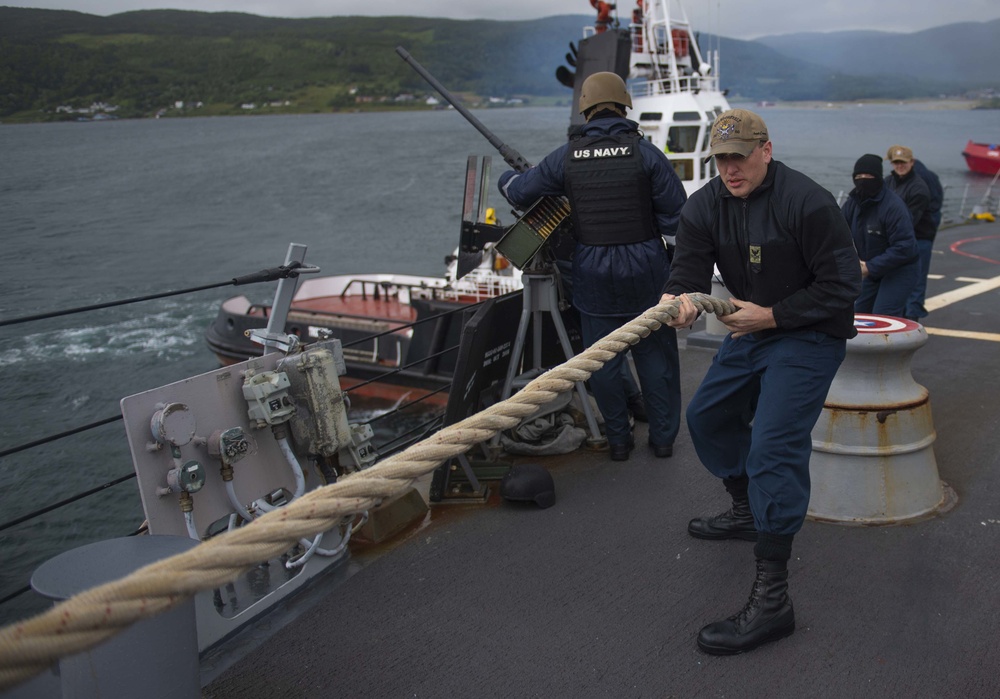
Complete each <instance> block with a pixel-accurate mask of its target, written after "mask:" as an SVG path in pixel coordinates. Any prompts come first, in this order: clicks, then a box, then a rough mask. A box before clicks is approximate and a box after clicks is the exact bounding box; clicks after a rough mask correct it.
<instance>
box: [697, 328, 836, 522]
mask: <svg viewBox="0 0 1000 699" xmlns="http://www.w3.org/2000/svg"><path fill="white" fill-rule="evenodd" d="M846 352H847V341H846V340H841V339H837V338H833V337H830V336H829V335H826V334H824V333H820V332H815V331H792V332H786V333H781V334H777V335H773V336H770V337H766V338H764V339H762V340H758V339H756V338H755V337H753V336H752V335H748V336H744V337H741V338H739V339H735V340H734V339H733V337H732V335H727V336H726V338H725V340H723V341H722V346H721V347H720V348H719V351H718V353H717V354H716V356H715V359H714V360H713V362H712V366H711V367H709V369H708V372H707V373H706V374H705V378H704V379H703V380H702V383H701V386H699V388H698V390H697V392H696V393H695V395H694V397H693V398H692V399H691V403H690V404H689V405H688V409H687V423H688V430H689V431H690V433H691V439H692V441H693V442H694V446H695V450H696V451H697V452H698V458H700V459H701V462H702V463H703V464H704V465H705V467H706V468H707V469H708V470H709V471H710V472H711V473H712V474H714V475H716V476H718V477H719V478H741V477H743V476H744V475H745V476H747V477H748V478H749V488H748V494H749V496H750V508H751V510H753V518H754V524H755V525H756V527H757V531H759V532H767V533H770V534H795V533H796V532H798V530H799V529H801V528H802V523H803V522H804V521H805V517H806V510H807V509H808V507H809V457H810V455H811V454H812V429H813V427H814V426H815V425H816V420H817V419H819V415H820V412H821V411H822V409H823V402H824V401H825V400H826V394H827V392H828V391H829V390H830V384H831V383H832V382H833V377H834V376H835V375H836V373H837V369H838V368H839V367H840V364H841V362H842V361H843V360H844V356H845V354H846Z"/></svg>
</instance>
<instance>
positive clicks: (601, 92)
mask: <svg viewBox="0 0 1000 699" xmlns="http://www.w3.org/2000/svg"><path fill="white" fill-rule="evenodd" d="M602 102H611V103H612V104H621V105H624V106H626V107H628V108H629V109H631V108H632V97H631V96H630V95H629V94H628V90H627V89H626V88H625V81H624V80H622V79H621V76H620V75H618V73H610V72H608V71H604V72H602V73H594V74H593V75H591V76H589V77H588V78H587V79H586V80H584V81H583V86H582V87H581V88H580V114H583V113H585V112H586V111H587V110H588V109H590V108H591V107H593V106H594V105H595V104H601V103H602Z"/></svg>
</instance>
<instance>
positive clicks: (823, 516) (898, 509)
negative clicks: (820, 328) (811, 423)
mask: <svg viewBox="0 0 1000 699" xmlns="http://www.w3.org/2000/svg"><path fill="white" fill-rule="evenodd" d="M854 324H855V327H857V329H858V336H857V337H855V338H854V339H852V340H849V341H848V342H847V356H846V357H845V359H844V363H843V364H842V365H841V367H840V370H839V371H838V372H837V376H836V377H835V378H834V380H833V384H832V385H831V386H830V391H829V393H828V394H827V397H826V402H825V404H824V406H823V412H822V414H821V415H820V418H819V420H818V421H817V422H816V426H815V427H814V428H813V431H812V439H813V452H812V458H811V459H810V462H809V473H810V477H811V479H812V496H811V498H810V500H809V511H808V516H809V517H811V518H813V519H817V520H822V521H829V522H837V523H843V524H894V523H898V522H905V521H908V520H913V519H918V518H921V517H926V516H929V515H931V514H933V513H936V512H938V511H940V510H942V509H945V508H947V507H950V506H951V505H952V504H954V493H953V492H952V491H951V489H950V488H949V487H948V486H947V485H945V484H943V483H942V482H941V480H940V478H939V476H938V469H937V461H936V460H935V458H934V449H933V444H934V440H935V438H936V433H935V432H934V425H933V421H932V420H931V406H930V400H929V397H928V393H927V389H926V388H924V387H923V386H921V385H920V384H918V383H917V382H916V381H914V380H913V376H912V375H911V374H910V360H911V359H912V357H913V353H914V352H916V351H917V350H918V349H920V348H921V347H923V346H924V344H926V342H927V332H926V331H925V330H924V328H923V326H922V325H920V324H919V323H915V322H913V321H909V320H905V319H903V318H893V317H890V316H876V315H856V316H855V317H854Z"/></svg>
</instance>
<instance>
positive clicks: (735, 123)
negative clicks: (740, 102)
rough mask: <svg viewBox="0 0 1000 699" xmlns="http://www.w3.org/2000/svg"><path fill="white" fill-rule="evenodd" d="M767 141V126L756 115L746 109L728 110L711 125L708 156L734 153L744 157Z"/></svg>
mask: <svg viewBox="0 0 1000 699" xmlns="http://www.w3.org/2000/svg"><path fill="white" fill-rule="evenodd" d="M769 140H771V139H770V138H769V137H768V135H767V125H766V124H764V120H763V119H761V118H760V117H759V116H758V115H756V114H754V113H753V112H751V111H748V110H746V109H730V110H729V111H728V112H723V113H722V114H720V115H719V116H718V117H717V118H716V120H715V123H714V124H712V143H711V150H710V154H711V155H725V154H728V153H736V154H738V155H742V156H743V157H746V156H748V155H750V153H751V152H753V149H754V148H756V147H757V146H758V145H759V144H760V143H761V142H762V141H769Z"/></svg>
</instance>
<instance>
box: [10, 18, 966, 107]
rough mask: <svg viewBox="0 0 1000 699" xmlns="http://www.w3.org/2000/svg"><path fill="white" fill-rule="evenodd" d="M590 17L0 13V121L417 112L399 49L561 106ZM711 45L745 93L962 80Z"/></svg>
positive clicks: (866, 93) (445, 69) (870, 92)
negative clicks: (97, 107)
mask: <svg viewBox="0 0 1000 699" xmlns="http://www.w3.org/2000/svg"><path fill="white" fill-rule="evenodd" d="M592 19H593V18H592V17H590V16H587V15H580V16H561V17H549V18H545V19H539V20H531V21H519V22H496V21H486V20H472V21H459V20H448V19H433V18H419V17H388V18H386V17H331V18H313V19H279V18H265V17H258V16H255V15H248V14H239V13H207V12H183V11H166V10H162V11H142V12H128V13H123V14H118V15H113V16H111V17H98V16H95V15H87V14H83V13H79V12H66V11H53V10H34V9H21V8H12V7H0V117H2V118H3V119H4V121H17V120H36V119H61V118H62V119H64V118H73V112H72V111H71V110H70V109H69V108H85V107H88V106H89V105H91V104H94V103H99V104H102V105H106V106H107V107H109V108H110V109H113V110H114V111H115V114H116V115H117V116H151V115H154V114H161V115H168V116H172V115H179V114H188V113H191V111H192V110H196V111H197V113H199V114H226V113H230V114H231V113H239V112H240V111H241V110H246V109H255V110H261V109H270V110H282V111H296V112H309V111H314V112H319V111H330V110H338V109H359V108H360V109H370V108H394V107H399V106H407V107H412V106H413V102H407V101H405V100H406V99H407V97H406V96H407V95H412V96H414V97H416V98H422V97H425V96H427V95H428V94H432V90H430V88H429V87H428V86H427V85H426V84H425V83H424V82H423V80H422V79H421V78H420V77H419V76H417V75H416V73H414V71H413V70H412V69H411V68H410V67H409V66H407V65H406V64H405V63H404V62H403V61H402V60H400V58H399V57H398V56H397V55H396V53H395V47H396V46H399V45H402V46H403V47H405V48H406V49H407V50H408V51H409V52H410V53H412V54H413V56H414V57H415V58H417V60H419V61H420V62H421V63H422V64H423V65H425V66H426V67H427V68H428V69H429V70H430V71H431V72H432V73H434V75H435V76H436V77H437V78H438V79H439V80H441V82H442V83H444V84H445V85H447V86H448V87H449V88H450V89H451V90H452V91H454V92H456V93H464V94H465V95H466V96H467V97H468V98H469V99H470V100H472V101H475V100H478V99H485V98H489V97H493V98H497V99H501V100H507V99H511V98H518V99H519V100H521V101H527V102H530V101H531V100H532V99H538V98H548V99H549V100H550V101H551V100H552V99H556V98H562V99H566V100H568V99H569V98H570V94H569V90H568V89H567V88H565V87H564V86H562V85H560V84H559V83H558V81H556V79H555V77H554V76H555V70H556V68H557V67H558V66H559V65H562V64H564V63H565V62H566V59H565V56H566V53H567V52H568V51H569V45H570V43H571V42H578V41H579V39H580V37H581V35H582V29H583V27H584V26H585V25H587V24H589V23H590V22H592ZM701 41H702V43H703V44H706V43H707V42H709V41H712V42H713V44H714V43H719V45H720V48H721V55H722V61H723V62H722V66H723V69H722V71H721V75H722V85H723V88H726V89H728V90H729V91H730V94H731V95H733V96H739V97H742V98H746V99H769V100H774V99H785V100H795V99H857V98H861V97H892V98H904V97H921V96H928V95H937V94H940V93H942V92H950V93H955V92H958V91H960V90H961V89H962V88H963V84H962V83H961V82H960V81H945V80H938V81H936V82H930V81H926V80H921V79H917V78H907V79H899V78H891V77H887V76H884V75H882V76H880V75H877V74H872V75H865V76H864V77H858V76H852V75H846V74H844V73H841V72H838V71H837V70H835V69H831V68H830V67H827V66H820V65H817V64H815V63H808V62H805V61H802V60H797V59H795V58H790V57H787V56H783V55H781V54H779V53H777V52H776V51H775V50H774V49H772V48H770V47H767V46H764V45H762V44H758V43H755V42H746V41H737V40H733V39H726V38H723V39H721V41H719V42H716V40H715V39H713V38H711V37H708V36H704V35H703V36H702V37H701Z"/></svg>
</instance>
